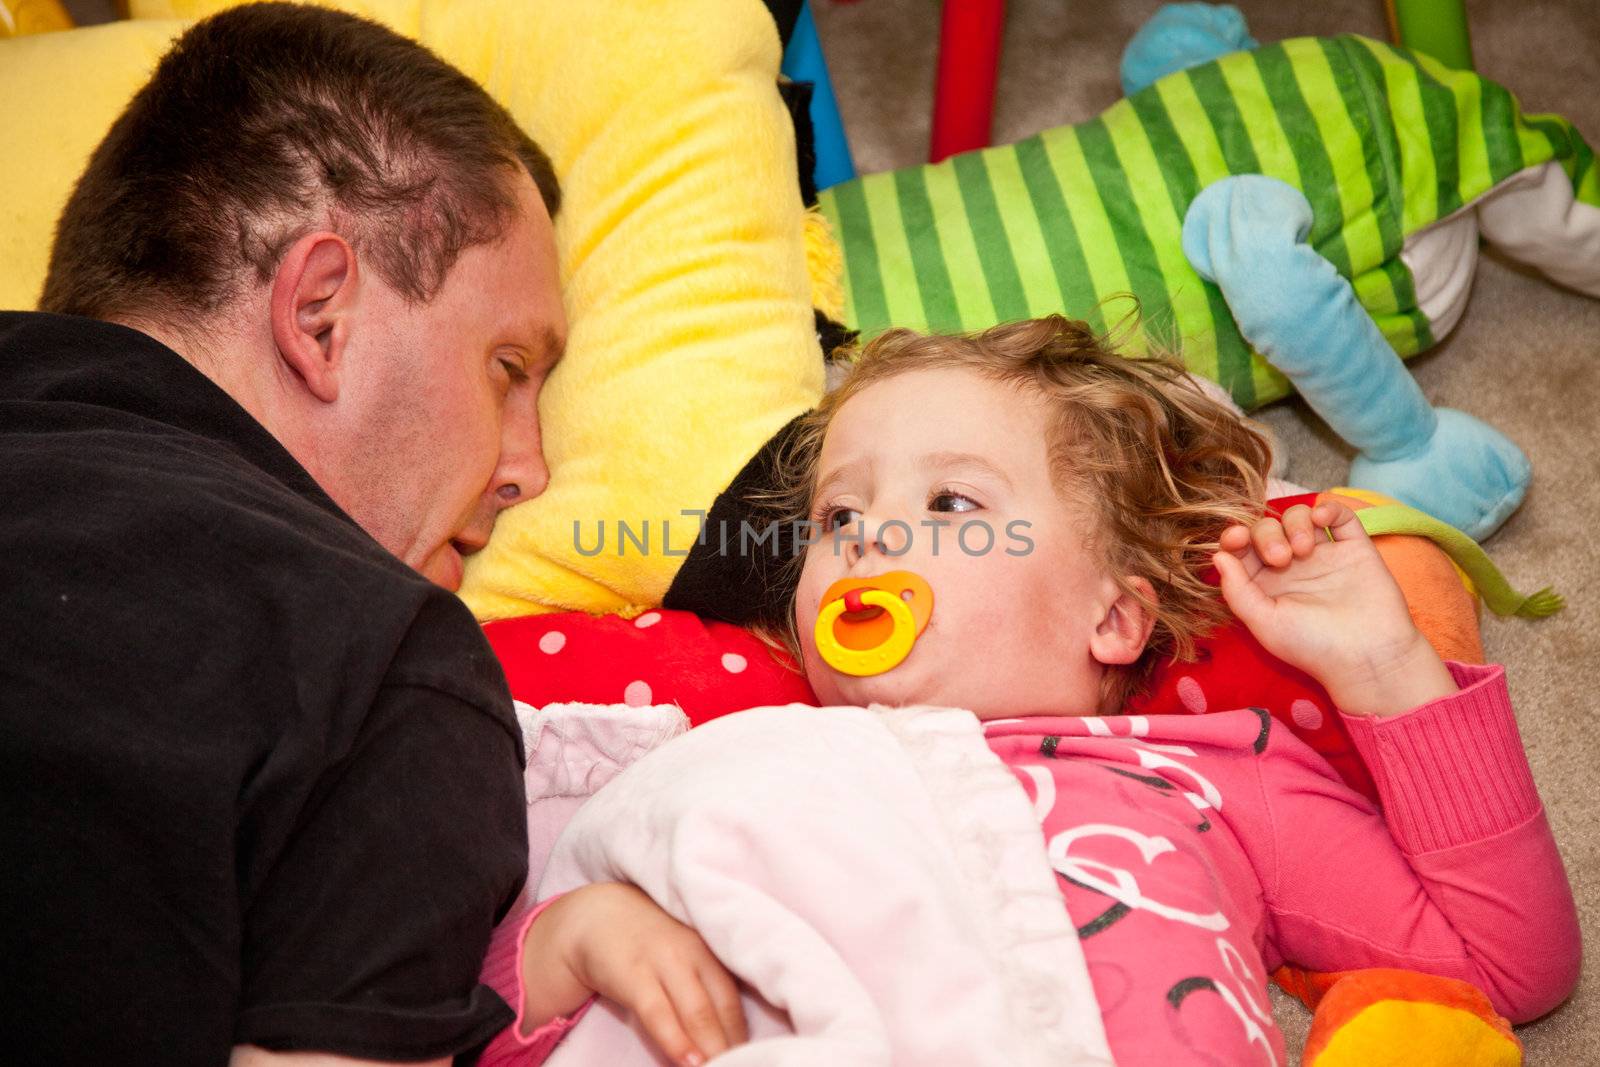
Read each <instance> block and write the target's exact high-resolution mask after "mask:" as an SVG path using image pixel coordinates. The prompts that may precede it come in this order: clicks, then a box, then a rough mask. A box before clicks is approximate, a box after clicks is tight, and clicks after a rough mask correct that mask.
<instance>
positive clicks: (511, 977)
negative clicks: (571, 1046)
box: [478, 894, 594, 1067]
mask: <svg viewBox="0 0 1600 1067" xmlns="http://www.w3.org/2000/svg"><path fill="white" fill-rule="evenodd" d="M559 899H561V897H560V894H557V895H556V896H553V897H551V898H550V899H549V900H546V901H542V902H541V903H540V904H539V905H538V906H537V907H535V908H534V909H533V910H531V911H529V912H528V914H527V916H526V917H524V918H523V920H522V922H520V923H519V924H517V926H516V928H515V929H516V934H515V936H514V937H508V938H504V940H503V941H502V940H501V939H500V938H499V937H498V936H497V937H496V938H495V939H494V941H493V942H492V943H491V944H490V946H489V954H488V958H487V959H485V960H484V963H483V975H482V981H483V983H484V984H485V985H487V986H489V987H491V988H492V989H494V990H495V992H497V993H499V994H500V996H501V997H502V998H504V999H505V1000H506V1001H507V1002H508V1003H510V1004H511V1006H512V1007H513V1008H514V1009H515V1010H516V1013H517V1018H516V1021H515V1022H514V1023H512V1024H511V1026H510V1027H509V1028H507V1029H505V1030H502V1031H501V1032H500V1033H499V1034H498V1035H497V1036H496V1037H495V1039H494V1040H493V1041H491V1042H490V1043H489V1047H488V1048H486V1049H485V1050H484V1052H483V1055H482V1057H480V1058H479V1060H478V1067H490V1065H499V1064H528V1063H543V1062H544V1059H545V1057H546V1056H548V1055H549V1054H550V1052H551V1050H553V1049H554V1048H555V1047H556V1045H557V1044H559V1043H560V1041H561V1039H562V1038H563V1037H565V1036H566V1033H567V1031H568V1030H570V1029H572V1028H573V1027H574V1026H576V1025H577V1024H578V1020H579V1019H582V1018H583V1016H584V1014H585V1013H586V1012H588V1010H589V1007H590V1005H592V1004H593V1003H594V998H593V997H590V998H589V999H588V1000H587V1001H585V1002H584V1004H583V1006H582V1007H580V1008H579V1009H578V1010H577V1011H575V1012H573V1013H572V1014H571V1015H565V1016H558V1017H556V1018H554V1019H551V1020H550V1021H549V1022H547V1023H545V1024H544V1025H543V1026H541V1027H539V1028H538V1029H537V1030H534V1031H533V1032H532V1033H529V1032H528V1030H527V1021H526V1020H525V1019H524V1017H523V1012H524V1011H525V1010H526V1006H527V1003H528V997H527V990H526V989H525V988H524V987H523V978H522V973H523V972H522V945H523V942H525V941H526V940H527V939H528V931H529V930H530V929H532V927H533V922H534V920H535V919H537V918H538V917H539V915H540V913H542V912H543V911H544V909H546V908H548V907H549V906H550V905H551V904H554V903H555V902H556V901H557V900H559Z"/></svg>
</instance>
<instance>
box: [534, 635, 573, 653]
mask: <svg viewBox="0 0 1600 1067" xmlns="http://www.w3.org/2000/svg"><path fill="white" fill-rule="evenodd" d="M566 647H567V635H566V634H564V633H562V632H561V631H560V630H551V631H549V632H548V633H546V634H545V635H544V636H543V637H541V638H539V651H540V652H543V653H544V654H545V655H547V656H553V655H555V654H556V653H557V652H560V651H561V650H562V649H563V648H566Z"/></svg>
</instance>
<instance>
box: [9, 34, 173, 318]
mask: <svg viewBox="0 0 1600 1067" xmlns="http://www.w3.org/2000/svg"><path fill="white" fill-rule="evenodd" d="M183 27H184V23H181V22H170V21H161V22H137V23H135V22H113V23H109V24H107V25H104V26H90V27H86V28H84V29H79V30H62V31H61V32H59V33H41V34H38V35H35V36H27V37H10V38H5V39H0V100H4V101H6V103H5V106H3V107H0V308H8V309H17V308H31V307H34V306H36V305H37V304H38V302H39V292H40V290H41V289H43V288H44V275H45V270H46V269H47V268H48V267H49V265H50V239H51V237H52V235H53V234H54V233H55V228H56V219H57V217H59V216H60V214H61V208H62V206H63V205H64V204H65V203H66V202H67V197H68V196H69V195H70V194H71V193H72V186H73V184H74V183H75V182H76V181H77V180H78V175H79V174H80V173H82V172H83V165H84V163H86V162H87V161H88V159H89V154H90V153H91V152H93V151H94V148H95V145H97V144H99V143H100V139H101V138H102V137H104V136H105V133H106V130H107V129H108V128H109V127H110V126H111V123H112V121H113V120H114V119H115V118H116V117H117V115H118V113H120V112H121V111H122V108H123V106H124V105H126V104H127V102H128V100H129V99H130V98H131V97H132V96H133V94H134V93H135V92H136V91H138V88H139V86H140V85H142V84H144V81H145V79H146V78H148V77H149V76H150V71H151V70H152V69H154V67H155V65H156V60H158V59H160V58H161V54H162V53H163V52H165V51H166V50H167V45H168V44H170V43H171V41H172V38H173V37H175V36H177V35H178V34H179V33H180V32H182V30H183Z"/></svg>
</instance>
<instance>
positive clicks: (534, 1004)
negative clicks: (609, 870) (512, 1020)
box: [522, 882, 746, 1067]
mask: <svg viewBox="0 0 1600 1067" xmlns="http://www.w3.org/2000/svg"><path fill="white" fill-rule="evenodd" d="M522 973H523V989H524V993H525V998H526V999H525V1003H524V1011H523V1014H524V1018H525V1019H527V1020H529V1021H532V1022H533V1023H534V1024H535V1025H538V1024H541V1023H542V1022H544V1021H546V1020H549V1019H553V1018H555V1017H557V1016H561V1015H570V1014H572V1013H573V1012H574V1011H576V1010H577V1009H578V1008H579V1007H581V1006H582V1004H583V1002H584V1001H585V1000H587V999H588V998H589V994H590V992H591V991H593V992H595V993H599V994H600V995H601V996H603V997H607V998H609V999H610V1000H612V1001H615V1002H616V1003H617V1004H619V1005H621V1006H622V1007H624V1008H627V1009H629V1010H630V1011H632V1012H633V1013H634V1014H635V1015H636V1016H638V1019H639V1022H640V1024H641V1025H643V1027H644V1030H645V1033H647V1034H648V1035H649V1036H650V1040H651V1041H653V1042H654V1043H655V1045H656V1047H657V1048H659V1049H660V1050H661V1051H662V1052H663V1053H664V1054H665V1055H666V1057H667V1059H669V1060H670V1061H671V1062H672V1063H674V1064H677V1065H679V1067H698V1065H699V1064H702V1063H705V1062H706V1061H707V1060H708V1059H710V1058H711V1057H712V1056H715V1055H717V1054H718V1053H721V1052H726V1051H727V1050H728V1049H730V1048H732V1047H733V1046H734V1045H739V1044H743V1043H744V1041H745V1038H746V1030H745V1020H744V1009H743V1007H742V1006H741V1004H740V1003H739V991H738V988H737V987H736V986H735V985H734V982H733V978H732V977H730V976H729V974H728V972H727V971H726V970H724V969H723V966H722V964H721V963H719V962H718V961H717V958H716V957H715V956H713V955H712V954H711V950H710V949H708V948H707V947H706V944H705V942H704V941H702V940H700V935H699V934H697V933H695V932H694V931H693V930H691V929H690V928H689V927H687V926H685V925H683V924H682V923H680V922H678V921H677V920H676V919H674V918H673V917H672V916H670V915H668V914H667V913H666V912H665V911H663V910H661V908H660V906H658V905H657V904H656V902H655V901H653V900H651V899H650V898H649V897H648V896H646V895H645V894H644V893H643V892H642V891H640V890H639V889H638V888H636V887H634V886H631V885H627V884H625V883H619V882H599V883H596V884H594V885H586V886H584V887H583V888H581V889H574V890H573V891H572V892H570V893H567V894H566V895H565V896H562V897H561V898H559V899H558V900H556V901H555V902H554V903H552V904H551V905H550V906H549V907H548V908H546V909H545V911H544V913H543V914H541V915H540V916H539V918H538V919H537V920H536V921H535V922H534V924H533V926H532V927H530V928H529V930H528V935H527V938H526V940H525V941H524V943H523V947H522Z"/></svg>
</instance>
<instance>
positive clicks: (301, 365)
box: [271, 230, 357, 404]
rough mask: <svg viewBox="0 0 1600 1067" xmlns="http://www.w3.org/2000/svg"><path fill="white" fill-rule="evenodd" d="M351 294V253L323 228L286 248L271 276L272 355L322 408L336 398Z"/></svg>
mask: <svg viewBox="0 0 1600 1067" xmlns="http://www.w3.org/2000/svg"><path fill="white" fill-rule="evenodd" d="M356 292H357V286H356V254H355V250H354V249H352V248H351V247H350V244H349V242H347V241H346V240H345V239H344V238H343V237H340V236H339V235H338V234H336V233H329V232H327V231H326V230H322V231H318V232H317V233H309V234H307V235H306V236H304V237H302V238H300V239H299V240H298V241H296V242H294V244H292V245H290V246H289V250H288V251H287V252H285V253H284V256H283V259H282V261H280V262H279V264H278V270H277V272H276V273H275V274H274V275H273V277H272V297H271V300H272V304H271V316H272V339H273V342H274V343H275V344H276V345H277V348H278V357H279V358H280V359H282V360H283V362H284V365H285V366H286V367H287V368H288V369H289V371H290V372H292V373H293V374H294V376H295V377H296V378H298V379H299V380H300V381H302V382H304V383H305V386H306V389H307V390H309V391H310V392H311V394H312V395H313V396H315V397H316V398H317V399H318V400H320V401H322V402H323V403H325V404H331V403H333V402H334V401H335V400H337V399H338V398H339V379H340V375H341V373H342V371H343V370H344V356H345V344H346V342H347V341H348V339H349V329H350V318H351V314H352V312H353V311H354V309H355V300H356Z"/></svg>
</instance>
